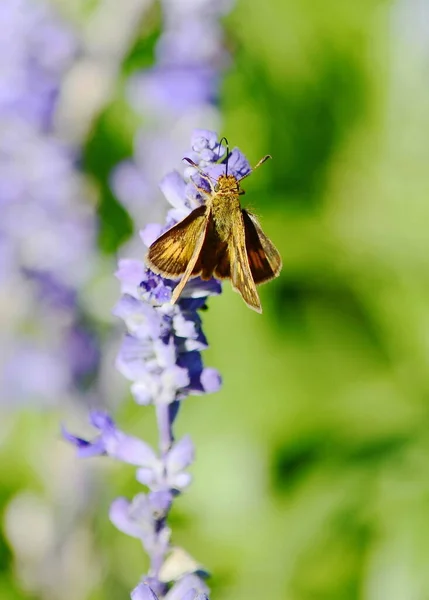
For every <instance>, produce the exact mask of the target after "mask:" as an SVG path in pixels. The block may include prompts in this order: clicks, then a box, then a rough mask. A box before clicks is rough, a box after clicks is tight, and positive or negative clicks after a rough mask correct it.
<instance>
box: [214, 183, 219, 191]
mask: <svg viewBox="0 0 429 600" xmlns="http://www.w3.org/2000/svg"><path fill="white" fill-rule="evenodd" d="M219 190H220V187H219V184H218V183H217V184H216V185H215V186H214V191H215V192H218V191H219Z"/></svg>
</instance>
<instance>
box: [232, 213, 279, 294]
mask: <svg viewBox="0 0 429 600" xmlns="http://www.w3.org/2000/svg"><path fill="white" fill-rule="evenodd" d="M241 212H242V214H243V223H244V232H245V237H246V251H247V258H248V260H249V266H250V270H251V272H252V277H253V281H254V282H255V283H256V284H259V283H264V282H265V281H270V279H274V277H277V275H278V274H279V273H280V270H281V268H282V259H281V257H280V254H279V253H278V251H277V249H276V248H275V246H274V244H273V243H272V242H271V241H270V240H269V239H268V238H267V236H266V235H265V233H264V232H263V231H262V229H261V226H260V225H259V223H258V220H257V219H256V217H255V216H254V215H252V214H251V213H248V212H247V211H246V210H242V211H241Z"/></svg>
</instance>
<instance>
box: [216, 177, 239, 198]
mask: <svg viewBox="0 0 429 600" xmlns="http://www.w3.org/2000/svg"><path fill="white" fill-rule="evenodd" d="M214 189H215V192H218V193H220V194H242V193H243V192H242V190H241V187H240V183H239V181H238V179H237V177H235V175H220V176H219V178H218V180H217V183H216V185H215V188H214Z"/></svg>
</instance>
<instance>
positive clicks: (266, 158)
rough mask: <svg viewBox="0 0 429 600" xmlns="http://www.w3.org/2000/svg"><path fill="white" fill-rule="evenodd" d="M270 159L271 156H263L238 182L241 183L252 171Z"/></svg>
mask: <svg viewBox="0 0 429 600" xmlns="http://www.w3.org/2000/svg"><path fill="white" fill-rule="evenodd" d="M270 158H272V156H271V155H270V154H267V155H266V156H264V157H263V158H261V160H260V161H259V162H257V163H256V165H255V166H254V167H253V169H250V171H249V172H248V173H246V175H243V177H241V178H240V181H242V180H243V179H245V178H246V177H249V175H251V173H253V171H255V169H257V168H258V167H260V166H261V165H263V164H264V162H265V161H267V160H268V159H270Z"/></svg>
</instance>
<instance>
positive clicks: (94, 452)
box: [61, 426, 106, 458]
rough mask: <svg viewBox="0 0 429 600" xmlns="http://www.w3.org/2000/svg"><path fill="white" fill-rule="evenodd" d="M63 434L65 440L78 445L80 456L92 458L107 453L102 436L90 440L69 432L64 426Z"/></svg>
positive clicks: (62, 428)
mask: <svg viewBox="0 0 429 600" xmlns="http://www.w3.org/2000/svg"><path fill="white" fill-rule="evenodd" d="M61 434H62V436H63V438H64V439H65V440H67V441H68V442H70V443H72V444H73V445H75V446H76V448H77V455H78V457H79V458H90V457H92V456H100V455H102V454H105V453H106V452H105V448H104V443H103V441H102V440H101V438H97V439H96V440H95V441H94V442H89V441H87V440H84V439H83V438H80V437H77V436H75V435H73V434H71V433H69V432H68V431H67V430H66V428H65V427H64V426H63V427H61Z"/></svg>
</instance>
